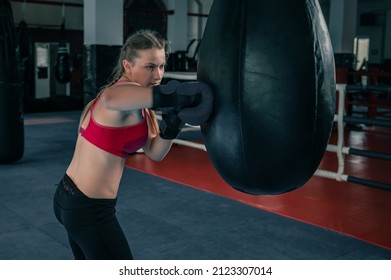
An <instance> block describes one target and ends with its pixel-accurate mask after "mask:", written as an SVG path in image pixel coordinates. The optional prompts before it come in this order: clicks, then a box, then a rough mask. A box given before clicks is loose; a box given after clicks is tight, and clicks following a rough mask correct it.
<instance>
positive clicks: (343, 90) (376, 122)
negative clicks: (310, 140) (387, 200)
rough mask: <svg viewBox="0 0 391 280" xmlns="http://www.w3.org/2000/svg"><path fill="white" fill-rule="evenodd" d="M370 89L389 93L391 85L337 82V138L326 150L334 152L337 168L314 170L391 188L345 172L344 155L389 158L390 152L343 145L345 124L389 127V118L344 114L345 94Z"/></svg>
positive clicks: (343, 178)
mask: <svg viewBox="0 0 391 280" xmlns="http://www.w3.org/2000/svg"><path fill="white" fill-rule="evenodd" d="M366 89H367V90H372V91H376V92H379V93H385V94H389V93H391V86H366V87H364V86H361V85H346V84H337V85H336V90H337V92H338V93H339V95H338V108H337V113H336V115H335V117H334V122H336V124H337V133H338V140H337V145H331V144H329V145H327V149H326V151H328V152H334V153H336V155H337V158H338V170H337V171H329V170H323V169H318V170H316V172H315V175H316V176H320V177H325V178H329V179H335V180H337V181H346V182H352V183H357V184H361V185H366V186H369V187H375V188H380V189H385V190H391V185H390V184H387V183H383V182H377V181H373V180H367V179H364V178H359V177H355V176H351V175H348V174H345V173H344V171H345V155H355V156H361V157H369V158H376V159H381V160H391V154H387V153H382V152H376V151H368V150H361V149H355V148H351V147H347V146H345V145H344V127H345V124H364V125H373V126H381V127H391V120H389V119H386V118H384V119H375V118H364V117H355V116H347V115H346V111H345V108H346V103H345V102H346V95H347V94H351V93H353V92H356V91H361V90H366Z"/></svg>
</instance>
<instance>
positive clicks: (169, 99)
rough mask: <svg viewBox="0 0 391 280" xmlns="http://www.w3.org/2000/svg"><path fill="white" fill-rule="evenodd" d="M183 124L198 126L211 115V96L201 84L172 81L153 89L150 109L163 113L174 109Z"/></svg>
mask: <svg viewBox="0 0 391 280" xmlns="http://www.w3.org/2000/svg"><path fill="white" fill-rule="evenodd" d="M174 108H175V110H177V111H178V117H179V118H180V119H181V120H182V121H184V122H185V123H189V124H192V125H200V124H202V123H204V122H205V121H206V120H207V119H208V118H209V116H210V114H211V113H212V109H213V94H212V91H211V89H210V88H209V86H208V85H207V84H205V83H203V82H199V81H196V82H184V83H181V82H178V81H175V80H172V81H170V82H168V83H167V84H166V85H159V86H156V87H153V104H152V109H159V110H161V111H162V112H163V113H164V112H167V110H171V109H174Z"/></svg>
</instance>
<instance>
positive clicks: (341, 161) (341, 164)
mask: <svg viewBox="0 0 391 280" xmlns="http://www.w3.org/2000/svg"><path fill="white" fill-rule="evenodd" d="M165 77H166V78H172V79H178V80H184V81H191V80H196V75H195V73H174V72H172V73H168V74H166V76H165ZM362 89H363V86H356V85H353V86H351V85H346V84H337V85H336V90H337V92H339V95H338V107H337V112H336V114H335V116H334V122H335V123H336V128H337V134H338V139H337V144H336V145H334V144H328V145H327V149H326V151H327V152H332V153H335V154H336V156H337V159H338V168H337V170H336V171H331V170H324V169H317V170H316V172H315V174H314V175H315V176H319V177H324V178H328V179H334V180H337V181H345V182H352V183H356V184H361V185H365V186H369V187H375V188H380V189H384V190H391V185H390V184H387V183H383V182H377V181H372V180H368V179H364V178H359V177H355V176H351V175H349V174H346V173H345V155H355V156H361V157H369V158H376V159H381V160H389V161H391V154H387V153H382V152H376V151H368V150H361V149H356V148H352V147H347V146H345V143H344V130H345V124H364V125H374V126H381V127H391V119H390V120H388V119H385V118H384V119H374V118H364V117H356V116H347V115H346V110H345V108H346V95H347V94H350V93H352V92H355V91H357V90H362ZM366 89H369V90H375V91H377V92H379V93H386V94H389V93H391V86H372V87H371V86H367V87H366ZM157 118H158V120H160V119H161V116H160V115H159V114H158V115H157ZM191 131H200V127H199V126H190V125H188V124H186V126H185V127H184V128H183V129H182V132H191ZM173 143H174V144H177V145H183V146H187V147H191V148H195V149H199V150H203V151H207V150H206V147H205V145H204V144H202V143H198V142H195V141H192V140H184V139H175V140H173Z"/></svg>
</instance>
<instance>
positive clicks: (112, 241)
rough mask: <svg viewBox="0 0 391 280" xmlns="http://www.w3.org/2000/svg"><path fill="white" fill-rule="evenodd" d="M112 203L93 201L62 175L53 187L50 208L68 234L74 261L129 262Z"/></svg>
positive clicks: (126, 244) (123, 237) (113, 200)
mask: <svg viewBox="0 0 391 280" xmlns="http://www.w3.org/2000/svg"><path fill="white" fill-rule="evenodd" d="M116 203H117V200H116V199H93V198H89V197H87V196H86V195H85V194H83V193H82V192H81V191H80V190H79V189H78V188H77V186H76V185H75V183H73V181H72V180H71V179H70V178H69V177H68V176H67V175H66V174H65V176H64V178H63V179H62V180H61V181H60V183H59V184H58V186H57V190H56V193H55V195H54V201H53V207H54V213H55V215H56V217H57V219H58V221H59V222H60V223H61V224H63V225H64V227H65V229H66V230H67V233H68V239H69V243H70V245H71V248H72V251H73V255H74V256H75V259H77V260H82V259H89V260H125V259H133V257H132V253H131V251H130V248H129V244H128V241H127V240H126V237H125V235H124V233H123V231H122V229H121V226H120V224H119V223H118V220H117V217H116V215H115V205H116Z"/></svg>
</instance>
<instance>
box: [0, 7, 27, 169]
mask: <svg viewBox="0 0 391 280" xmlns="http://www.w3.org/2000/svg"><path fill="white" fill-rule="evenodd" d="M16 48H17V44H16V30H15V27H14V19H13V15H12V10H11V5H10V4H9V2H8V1H6V0H0V163H11V162H13V161H16V160H19V159H20V158H22V156H23V152H24V126H23V88H22V83H21V81H20V73H19V70H20V69H19V68H20V67H19V64H18V63H19V59H17V52H16Z"/></svg>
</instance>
